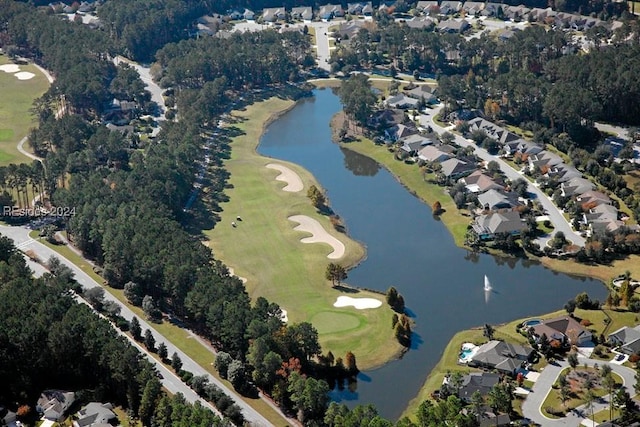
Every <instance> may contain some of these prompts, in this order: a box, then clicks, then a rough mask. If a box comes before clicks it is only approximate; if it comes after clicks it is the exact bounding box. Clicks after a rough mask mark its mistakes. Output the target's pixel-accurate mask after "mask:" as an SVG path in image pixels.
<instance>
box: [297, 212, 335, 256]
mask: <svg viewBox="0 0 640 427" xmlns="http://www.w3.org/2000/svg"><path fill="white" fill-rule="evenodd" d="M289 221H295V222H297V223H299V224H300V225H298V226H296V227H295V228H294V230H296V231H306V232H307V233H311V237H303V238H302V239H300V241H301V242H302V243H326V244H328V245H329V246H331V247H332V248H333V252H331V253H330V254H329V255H327V258H329V259H339V258H342V257H343V255H344V243H342V242H341V241H340V240H338V239H336V238H335V237H333V236H332V235H331V234H329V233H327V230H325V229H324V227H322V225H321V224H320V223H319V222H318V221H316V220H315V219H313V218H310V217H308V216H306V215H294V216H290V217H289Z"/></svg>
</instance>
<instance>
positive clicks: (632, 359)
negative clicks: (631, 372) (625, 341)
mask: <svg viewBox="0 0 640 427" xmlns="http://www.w3.org/2000/svg"><path fill="white" fill-rule="evenodd" d="M639 360H640V355H639V354H637V353H634V354H632V355H631V356H629V362H630V363H638V361H639Z"/></svg>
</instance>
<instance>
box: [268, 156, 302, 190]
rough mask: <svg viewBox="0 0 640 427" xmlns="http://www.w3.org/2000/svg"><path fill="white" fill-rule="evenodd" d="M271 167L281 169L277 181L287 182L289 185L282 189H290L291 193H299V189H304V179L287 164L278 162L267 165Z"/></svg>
mask: <svg viewBox="0 0 640 427" xmlns="http://www.w3.org/2000/svg"><path fill="white" fill-rule="evenodd" d="M267 167H268V168H269V169H275V170H277V171H280V175H278V176H276V181H282V182H286V183H287V185H285V186H284V188H283V189H282V191H288V192H290V193H297V192H298V191H302V189H303V188H304V185H303V184H302V180H301V179H300V177H299V176H298V174H297V173H295V172H294V171H292V170H291V169H289V168H288V167H286V166H283V165H279V164H277V163H269V164H268V165H267Z"/></svg>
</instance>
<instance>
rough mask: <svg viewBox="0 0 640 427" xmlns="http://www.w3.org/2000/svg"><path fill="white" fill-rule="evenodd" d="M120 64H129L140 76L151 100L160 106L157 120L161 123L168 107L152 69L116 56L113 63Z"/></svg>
mask: <svg viewBox="0 0 640 427" xmlns="http://www.w3.org/2000/svg"><path fill="white" fill-rule="evenodd" d="M120 62H124V63H127V64H129V66H131V67H133V68H134V69H135V70H136V71H137V72H138V75H140V79H141V80H142V82H143V83H144V84H145V86H146V87H147V90H148V91H149V93H150V94H151V100H152V101H153V102H155V103H156V104H158V108H159V110H160V111H159V116H158V117H157V119H158V120H159V121H163V120H165V119H166V118H165V116H164V114H165V112H166V111H167V106H166V105H165V103H164V97H163V96H162V88H161V87H160V86H158V84H157V83H156V82H154V81H153V78H152V77H151V69H150V68H149V67H145V66H143V65H140V64H138V63H137V62H134V61H131V60H130V59H127V58H125V57H124V56H120V55H118V56H116V57H115V58H113V63H114V64H116V65H118V64H119V63H120Z"/></svg>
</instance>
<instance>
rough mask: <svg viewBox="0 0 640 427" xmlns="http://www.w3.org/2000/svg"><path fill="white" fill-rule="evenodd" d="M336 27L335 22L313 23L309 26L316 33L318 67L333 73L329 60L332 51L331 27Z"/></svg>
mask: <svg viewBox="0 0 640 427" xmlns="http://www.w3.org/2000/svg"><path fill="white" fill-rule="evenodd" d="M332 25H336V23H335V22H312V23H310V24H309V26H310V27H313V28H314V29H315V31H316V55H317V58H318V67H319V68H322V69H324V70H327V71H331V65H330V64H329V59H330V58H331V49H330V47H329V27H331V26H332Z"/></svg>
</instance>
